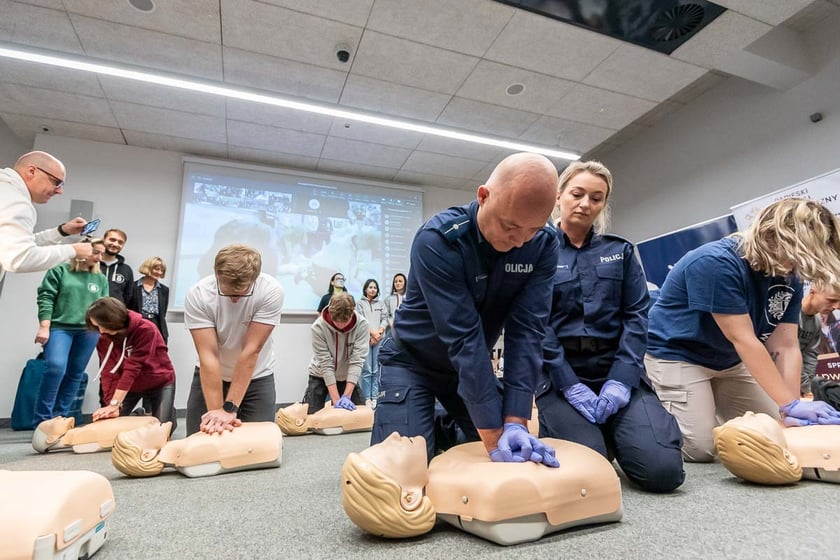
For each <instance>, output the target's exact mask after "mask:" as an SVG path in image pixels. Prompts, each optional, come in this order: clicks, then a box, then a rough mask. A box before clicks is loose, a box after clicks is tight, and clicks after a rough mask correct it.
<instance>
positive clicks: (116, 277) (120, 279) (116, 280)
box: [111, 272, 125, 284]
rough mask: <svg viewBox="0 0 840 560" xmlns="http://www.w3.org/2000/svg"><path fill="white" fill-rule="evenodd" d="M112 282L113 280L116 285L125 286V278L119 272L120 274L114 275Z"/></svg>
mask: <svg viewBox="0 0 840 560" xmlns="http://www.w3.org/2000/svg"><path fill="white" fill-rule="evenodd" d="M111 280H113V281H114V283H116V284H125V276H123V275H122V274H120V273H119V272H118V273H116V274H114V275H113V276H112V277H111Z"/></svg>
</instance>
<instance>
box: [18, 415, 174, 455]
mask: <svg viewBox="0 0 840 560" xmlns="http://www.w3.org/2000/svg"><path fill="white" fill-rule="evenodd" d="M158 423H159V422H158V420H157V418H153V417H151V416H119V417H117V418H108V419H107V420H99V421H98V422H93V423H92V424H86V425H84V426H81V427H79V428H74V426H75V425H76V420H75V419H74V418H65V417H63V416H56V417H55V418H53V419H51V420H44V421H43V422H41V423H40V424H38V427H37V428H35V432H34V433H33V434H32V447H34V448H35V451H37V452H38V453H46V452H48V451H56V450H58V449H70V448H72V449H73V451H74V452H75V453H95V452H97V451H107V450H109V449H111V447H113V445H114V440H115V439H116V437H117V435H118V434H119V433H120V432H125V431H128V430H134V429H136V428H139V427H141V426H146V425H148V424H158Z"/></svg>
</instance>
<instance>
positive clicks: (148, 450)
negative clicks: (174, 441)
mask: <svg viewBox="0 0 840 560" xmlns="http://www.w3.org/2000/svg"><path fill="white" fill-rule="evenodd" d="M170 430H172V422H166V423H164V424H155V423H152V424H147V425H145V426H143V427H141V428H137V429H136V430H132V431H131V432H128V434H127V437H128V439H129V440H130V441H131V442H132V443H133V444H134V445H136V446H138V447H139V448H140V449H142V450H143V451H142V455H141V458H142V459H143V460H144V461H150V460H152V459H154V458H155V457H156V456H157V454H158V452H159V451H160V450H161V449H162V448H163V446H164V445H166V442H167V441H168V440H169V432H170Z"/></svg>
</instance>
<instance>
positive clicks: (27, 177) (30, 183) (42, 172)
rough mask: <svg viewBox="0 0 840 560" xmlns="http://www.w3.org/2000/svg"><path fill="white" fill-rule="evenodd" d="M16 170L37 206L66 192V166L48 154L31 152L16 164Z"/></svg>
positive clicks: (21, 157)
mask: <svg viewBox="0 0 840 560" xmlns="http://www.w3.org/2000/svg"><path fill="white" fill-rule="evenodd" d="M14 170H15V171H17V174H18V175H20V178H21V179H23V182H24V184H25V185H26V190H28V191H29V197H30V198H31V199H32V202H34V203H35V204H44V203H46V202H49V200H50V199H51V198H52V197H53V196H55V195H57V194H62V193H63V192H64V177H65V176H66V170H65V169H64V164H63V163H61V162H60V161H59V160H58V159H56V158H55V157H53V156H51V155H50V154H48V153H47V152H29V153H27V154H23V155H22V156H20V157H19V158H18V160H17V161H16V162H15V165H14Z"/></svg>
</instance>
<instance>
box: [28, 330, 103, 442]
mask: <svg viewBox="0 0 840 560" xmlns="http://www.w3.org/2000/svg"><path fill="white" fill-rule="evenodd" d="M98 340H99V333H98V332H96V331H88V330H84V329H67V330H65V329H50V339H49V340H48V341H47V343H46V344H45V345H44V359H45V360H46V361H47V371H46V373H45V374H44V378H43V379H41V385H40V387H39V388H38V397H37V398H36V399H35V425H36V426H37V425H38V424H39V423H40V422H43V421H44V420H49V419H50V418H55V417H56V416H67V415H68V413H69V412H70V408H71V406H72V405H73V400H74V399H75V398H76V393H78V391H79V384H80V383H81V382H82V377H83V376H85V375H87V374H86V373H85V368H86V367H87V364H88V362H89V361H90V356H91V354H93V350H94V348H96V343H97V341H98Z"/></svg>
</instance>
